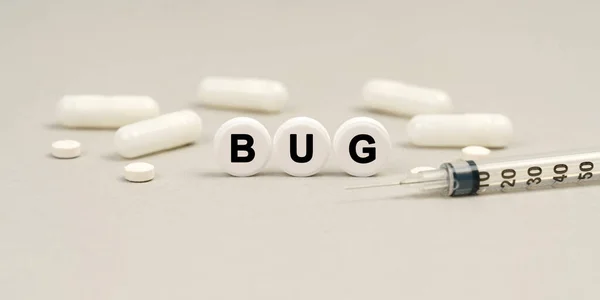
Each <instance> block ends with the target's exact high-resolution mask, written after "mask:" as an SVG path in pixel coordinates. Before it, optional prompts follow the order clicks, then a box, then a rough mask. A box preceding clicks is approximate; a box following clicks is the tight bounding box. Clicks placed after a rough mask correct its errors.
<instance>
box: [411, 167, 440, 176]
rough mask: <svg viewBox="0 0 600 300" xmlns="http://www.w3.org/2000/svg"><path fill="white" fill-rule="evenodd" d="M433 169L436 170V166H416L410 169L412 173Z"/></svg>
mask: <svg viewBox="0 0 600 300" xmlns="http://www.w3.org/2000/svg"><path fill="white" fill-rule="evenodd" d="M431 170H435V168H432V167H415V168H412V169H410V173H412V174H417V173H419V172H423V171H431Z"/></svg>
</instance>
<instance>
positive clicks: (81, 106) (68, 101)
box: [56, 95, 160, 128]
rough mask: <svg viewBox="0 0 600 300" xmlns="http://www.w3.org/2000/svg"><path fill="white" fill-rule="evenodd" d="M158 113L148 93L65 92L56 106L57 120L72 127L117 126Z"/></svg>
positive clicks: (156, 105) (156, 104) (155, 104)
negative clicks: (115, 94)
mask: <svg viewBox="0 0 600 300" xmlns="http://www.w3.org/2000/svg"><path fill="white" fill-rule="evenodd" d="M159 114H160V109H159V106H158V103H156V101H154V99H152V98H150V97H147V96H100V95H67V96H64V97H63V98H62V99H60V101H59V102H58V104H57V107H56V118H57V122H58V124H60V125H62V126H65V127H71V128H119V127H121V126H123V125H127V124H131V123H134V122H137V121H141V120H145V119H149V118H153V117H156V116H158V115H159Z"/></svg>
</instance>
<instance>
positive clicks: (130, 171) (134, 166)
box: [125, 162, 154, 182]
mask: <svg viewBox="0 0 600 300" xmlns="http://www.w3.org/2000/svg"><path fill="white" fill-rule="evenodd" d="M125 179H127V181H131V182H146V181H150V180H152V179H154V166H153V165H151V164H149V163H145V162H134V163H130V164H128V165H127V166H125Z"/></svg>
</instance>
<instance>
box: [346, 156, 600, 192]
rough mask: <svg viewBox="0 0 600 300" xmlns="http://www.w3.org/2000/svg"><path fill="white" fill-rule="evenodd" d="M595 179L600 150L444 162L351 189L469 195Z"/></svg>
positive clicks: (599, 173)
mask: <svg viewBox="0 0 600 300" xmlns="http://www.w3.org/2000/svg"><path fill="white" fill-rule="evenodd" d="M596 166H598V167H596ZM596 180H600V152H583V153H577V154H565V155H539V156H537V157H532V158H519V159H512V160H503V161H497V162H494V161H472V160H466V161H465V160H459V161H453V162H448V163H444V164H442V165H441V166H440V168H439V169H436V170H431V171H422V172H419V173H417V174H407V175H405V178H404V179H403V180H401V181H399V182H396V183H392V184H376V185H368V186H362V187H354V188H364V187H376V186H390V185H411V186H415V187H418V188H420V189H421V190H423V191H440V192H442V193H444V194H447V195H448V196H468V195H478V194H484V193H492V192H508V191H513V190H529V189H534V188H543V187H557V186H559V185H567V184H577V183H587V182H591V181H596Z"/></svg>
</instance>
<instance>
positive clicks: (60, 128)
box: [43, 123, 118, 132]
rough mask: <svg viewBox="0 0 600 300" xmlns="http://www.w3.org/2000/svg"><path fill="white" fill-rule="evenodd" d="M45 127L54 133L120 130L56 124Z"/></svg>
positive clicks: (45, 125)
mask: <svg viewBox="0 0 600 300" xmlns="http://www.w3.org/2000/svg"><path fill="white" fill-rule="evenodd" d="M43 127H44V128H45V129H48V130H52V131H82V132H86V131H113V132H114V131H117V129H118V128H87V127H65V126H61V125H59V124H56V123H48V124H44V125H43Z"/></svg>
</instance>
